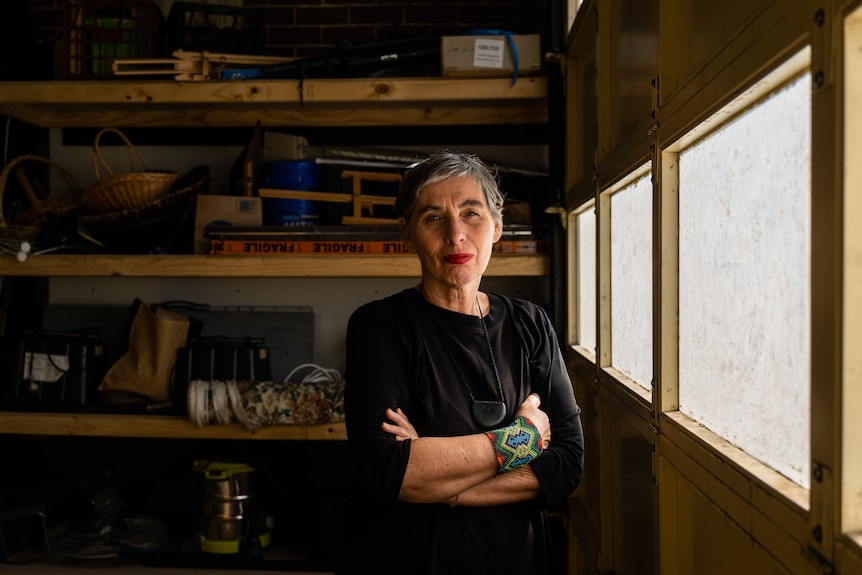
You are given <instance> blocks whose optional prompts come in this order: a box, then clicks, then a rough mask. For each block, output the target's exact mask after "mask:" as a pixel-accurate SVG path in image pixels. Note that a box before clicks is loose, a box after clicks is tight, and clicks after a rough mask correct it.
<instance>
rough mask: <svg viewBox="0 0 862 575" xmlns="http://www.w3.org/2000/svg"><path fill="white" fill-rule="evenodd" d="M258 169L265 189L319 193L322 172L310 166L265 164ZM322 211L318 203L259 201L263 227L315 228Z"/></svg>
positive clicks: (296, 162) (304, 201)
mask: <svg viewBox="0 0 862 575" xmlns="http://www.w3.org/2000/svg"><path fill="white" fill-rule="evenodd" d="M261 168H262V169H261V175H262V176H263V186H264V187H265V188H273V189H277V190H298V191H319V190H320V186H321V180H322V173H323V170H322V169H321V167H320V166H318V165H317V164H316V163H314V162H303V161H298V160H292V161H284V162H266V163H264V164H263V166H261ZM322 211H323V203H322V202H313V201H310V200H292V199H282V198H263V223H264V225H267V226H315V225H317V223H318V220H319V219H320V214H321V212H322Z"/></svg>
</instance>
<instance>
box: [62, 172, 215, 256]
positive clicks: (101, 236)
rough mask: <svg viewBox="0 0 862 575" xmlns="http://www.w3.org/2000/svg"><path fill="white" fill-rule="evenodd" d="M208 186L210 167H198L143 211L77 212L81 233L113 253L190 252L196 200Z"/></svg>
mask: <svg viewBox="0 0 862 575" xmlns="http://www.w3.org/2000/svg"><path fill="white" fill-rule="evenodd" d="M209 184H210V169H209V166H206V165H200V166H197V167H196V168H194V169H193V170H191V171H189V173H187V174H186V175H184V176H183V177H181V178H178V179H177V180H176V181H175V182H174V185H173V186H172V188H171V190H170V191H168V193H166V194H164V195H163V196H160V197H159V198H157V199H156V200H155V201H154V202H152V203H151V204H149V205H147V206H145V207H143V208H134V209H128V210H120V211H117V212H106V213H95V212H90V211H88V210H87V209H86V208H83V209H82V210H80V211H79V212H78V223H79V230H83V231H84V232H85V233H86V234H87V236H88V237H89V238H90V239H92V240H95V241H96V242H98V243H99V244H101V245H102V246H104V247H105V248H106V249H107V250H109V251H111V252H112V253H151V252H153V251H154V250H160V251H161V250H163V251H165V252H167V253H182V252H184V251H189V252H190V251H191V247H192V243H193V233H192V231H193V230H192V224H193V223H194V206H195V201H196V199H197V196H198V195H199V194H204V193H206V192H207V190H208V189H209ZM186 244H187V245H186Z"/></svg>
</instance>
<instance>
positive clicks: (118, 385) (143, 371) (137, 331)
mask: <svg viewBox="0 0 862 575" xmlns="http://www.w3.org/2000/svg"><path fill="white" fill-rule="evenodd" d="M132 309H133V311H132V313H133V314H134V317H133V319H132V325H131V328H130V330H129V347H128V349H127V350H126V352H125V353H124V354H123V355H122V356H121V357H120V358H119V359H118V360H117V361H116V362H115V363H114V364H113V365H112V366H111V367H110V368H109V369H108V372H107V373H106V374H105V377H104V378H102V382H101V383H100V384H99V391H125V392H130V393H136V394H138V395H142V396H144V397H147V398H149V399H151V400H153V401H155V402H159V403H162V402H169V401H170V399H171V392H170V386H171V374H172V371H173V369H174V363H175V362H176V359H177V351H178V350H179V349H180V348H182V347H184V346H185V345H186V342H187V340H188V336H189V327H190V325H191V318H189V317H188V316H185V315H183V314H180V313H177V312H173V311H170V310H168V309H164V308H162V307H159V306H153V305H150V304H148V303H146V302H143V301H141V300H135V303H134V304H133V306H132Z"/></svg>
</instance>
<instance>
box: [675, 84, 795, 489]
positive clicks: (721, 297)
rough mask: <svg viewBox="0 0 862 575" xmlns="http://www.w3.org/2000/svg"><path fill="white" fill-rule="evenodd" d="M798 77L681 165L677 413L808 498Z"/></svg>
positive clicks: (683, 155)
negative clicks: (800, 489) (798, 488)
mask: <svg viewBox="0 0 862 575" xmlns="http://www.w3.org/2000/svg"><path fill="white" fill-rule="evenodd" d="M810 93H811V82H810V76H809V75H808V74H806V75H804V76H802V77H800V78H798V79H797V80H795V81H793V82H792V83H791V84H790V85H787V86H785V87H784V88H782V89H780V90H778V91H777V92H775V93H774V94H772V95H771V96H770V97H769V98H768V99H767V100H765V101H763V102H762V103H760V104H758V105H757V106H755V107H754V108H752V109H751V110H749V111H748V112H746V113H745V114H743V115H742V116H741V117H739V118H738V119H736V120H734V121H733V122H731V123H729V124H728V125H726V126H724V127H722V128H721V129H719V130H718V131H717V132H715V133H713V134H712V135H710V136H709V137H708V138H706V139H704V140H702V141H701V142H699V143H697V144H695V145H693V146H691V147H690V148H688V149H686V150H685V151H684V152H682V153H681V154H680V159H679V175H680V185H679V222H680V248H679V284H680V285H679V299H680V301H679V340H680V341H679V345H680V350H679V351H680V353H679V370H680V372H679V402H680V410H681V411H683V412H684V413H686V414H687V415H689V416H690V417H692V418H693V419H695V420H697V421H698V422H700V423H702V424H703V425H704V426H706V427H707V428H709V429H711V430H712V431H714V432H715V433H717V434H719V435H721V436H722V437H724V438H725V439H727V440H728V441H730V442H731V443H733V444H735V445H737V446H739V447H740V448H741V449H743V450H744V451H746V452H747V453H749V454H750V455H752V456H753V457H755V458H757V459H759V460H761V461H763V462H764V463H766V464H768V465H770V466H771V467H773V468H774V469H776V470H777V471H779V472H780V473H782V474H784V475H786V476H787V477H788V478H790V479H792V480H793V481H795V482H796V483H798V484H800V485H802V486H804V487H808V481H809V480H808V475H809V467H810V466H809V365H810V352H809V347H810V332H809V314H810V303H809V301H810V297H809V293H810V289H809V283H810V268H809V256H810V253H809V252H810V246H809V238H810V235H811V234H810V225H809V220H810V205H809V194H810V190H809V189H810V179H811V178H810V155H811V149H810V148H811V144H810V121H811V103H810Z"/></svg>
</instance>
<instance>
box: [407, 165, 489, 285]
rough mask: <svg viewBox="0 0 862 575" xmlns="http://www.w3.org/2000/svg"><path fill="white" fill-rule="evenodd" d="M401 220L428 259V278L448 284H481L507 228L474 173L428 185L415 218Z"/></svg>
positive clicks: (422, 258) (423, 258) (417, 249)
mask: <svg viewBox="0 0 862 575" xmlns="http://www.w3.org/2000/svg"><path fill="white" fill-rule="evenodd" d="M401 225H402V229H403V231H404V239H405V241H406V242H407V244H408V246H410V248H411V249H412V250H414V251H415V252H416V253H417V255H418V256H419V260H420V261H421V263H422V278H423V281H424V282H426V283H428V282H431V283H436V284H438V287H440V288H444V289H459V288H462V287H465V286H468V285H470V284H471V283H475V284H476V287H478V284H479V282H480V281H481V279H482V274H483V273H485V268H486V267H488V261H489V260H490V259H491V252H492V248H493V245H494V242H496V241H497V240H499V239H500V234H501V232H502V230H501V229H500V225H499V224H498V223H497V221H496V220H495V219H494V217H493V215H492V214H491V211H490V209H489V208H488V205H487V203H486V201H485V194H484V193H482V188H481V187H480V186H479V183H478V182H477V181H476V180H475V179H473V178H471V177H469V176H459V177H455V178H450V179H448V180H444V181H441V182H437V183H434V184H431V185H429V186H426V187H425V189H423V190H422V191H421V192H420V193H419V196H418V198H417V199H416V207H415V210H414V211H413V215H412V216H411V217H410V220H409V221H407V222H405V221H403V220H402V222H401Z"/></svg>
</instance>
